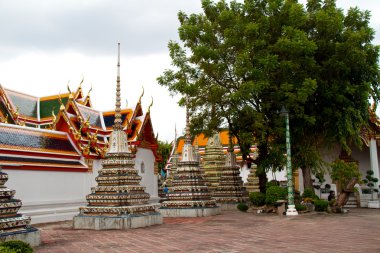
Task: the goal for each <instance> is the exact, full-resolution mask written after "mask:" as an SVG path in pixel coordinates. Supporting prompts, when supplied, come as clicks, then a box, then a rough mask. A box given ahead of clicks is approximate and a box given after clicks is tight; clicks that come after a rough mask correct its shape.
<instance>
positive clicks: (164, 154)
mask: <svg viewBox="0 0 380 253" xmlns="http://www.w3.org/2000/svg"><path fill="white" fill-rule="evenodd" d="M171 149H172V145H171V144H170V143H168V142H167V141H165V142H163V141H158V149H157V152H158V154H160V155H161V161H160V162H159V163H158V170H159V173H160V174H161V170H163V169H164V168H165V165H166V162H167V160H168V159H169V157H170V152H171Z"/></svg>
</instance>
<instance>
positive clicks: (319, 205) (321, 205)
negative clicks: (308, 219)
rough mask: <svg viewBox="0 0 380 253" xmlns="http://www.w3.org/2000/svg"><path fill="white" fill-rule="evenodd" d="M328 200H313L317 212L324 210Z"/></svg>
mask: <svg viewBox="0 0 380 253" xmlns="http://www.w3.org/2000/svg"><path fill="white" fill-rule="evenodd" d="M328 206H329V202H328V201H327V200H315V201H314V207H315V211H317V212H326V211H327V207H328Z"/></svg>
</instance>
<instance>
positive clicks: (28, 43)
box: [0, 0, 380, 141]
mask: <svg viewBox="0 0 380 253" xmlns="http://www.w3.org/2000/svg"><path fill="white" fill-rule="evenodd" d="M337 4H338V6H340V7H342V8H347V6H353V5H358V6H359V8H360V9H369V10H371V11H372V19H371V22H372V23H371V24H372V25H373V27H374V28H375V29H376V32H377V35H376V36H377V37H376V38H377V39H376V41H375V42H376V43H378V44H380V40H379V39H378V38H379V37H380V34H379V33H380V19H378V16H379V15H380V2H379V1H378V0H366V1H359V0H338V1H337ZM179 10H183V11H184V12H186V13H195V12H196V13H198V12H200V10H201V2H200V0H175V1H173V0H160V1H158V0H139V1H132V0H113V1H105V0H81V1H77V0H55V1H50V0H29V1H21V0H14V1H3V0H0V23H1V24H2V25H1V26H0V34H1V41H0V83H1V84H2V85H3V86H5V87H8V88H11V89H14V90H18V91H22V92H24V93H28V94H32V95H36V96H43V95H51V94H56V93H57V92H59V91H61V92H65V91H66V84H67V81H68V80H71V84H70V86H71V87H72V89H74V88H76V87H77V85H78V84H79V82H80V80H81V79H82V74H83V75H84V77H85V82H84V85H83V88H84V90H85V91H87V90H89V89H90V86H91V85H92V86H93V92H92V98H93V103H94V107H95V108H96V109H99V110H109V109H112V108H114V103H115V98H114V96H115V91H114V90H115V83H116V59H117V42H120V43H121V55H122V59H121V84H122V87H121V88H122V101H124V105H125V100H126V99H128V102H129V105H133V104H135V103H136V102H137V99H138V97H139V95H140V93H141V87H142V86H144V87H145V96H144V98H143V107H144V109H145V110H146V109H147V107H148V105H149V104H150V100H151V96H153V98H154V106H153V107H152V121H153V127H154V130H155V131H157V132H159V137H160V139H164V140H168V141H170V140H172V139H173V136H174V125H175V124H177V129H178V132H179V133H182V129H183V128H184V125H185V112H184V109H183V108H179V107H178V106H177V104H176V102H177V100H178V99H175V98H172V97H170V96H169V92H168V91H167V90H166V89H165V88H163V87H161V86H159V85H158V84H157V81H156V78H157V77H158V76H159V75H161V74H162V72H163V70H164V69H166V68H170V58H169V54H168V50H167V43H168V41H169V40H173V39H174V40H178V35H177V29H178V26H179V22H178V20H177V13H178V11H179Z"/></svg>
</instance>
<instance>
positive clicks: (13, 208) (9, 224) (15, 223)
mask: <svg viewBox="0 0 380 253" xmlns="http://www.w3.org/2000/svg"><path fill="white" fill-rule="evenodd" d="M7 181H8V174H7V173H4V172H2V171H1V169H0V241H10V240H21V241H24V242H26V243H29V244H30V245H31V246H38V245H40V243H41V237H40V231H39V230H37V229H36V228H33V227H31V226H30V217H27V216H24V215H22V214H18V211H19V209H20V208H21V206H22V203H21V200H19V199H14V198H13V196H14V195H15V193H16V191H15V190H11V189H9V188H7V187H6V186H5V183H6V182H7Z"/></svg>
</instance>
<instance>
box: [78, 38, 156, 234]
mask: <svg viewBox="0 0 380 253" xmlns="http://www.w3.org/2000/svg"><path fill="white" fill-rule="evenodd" d="M117 66H118V75H117V85H116V110H115V120H114V125H113V132H112V134H111V136H110V139H109V149H108V151H107V152H106V154H105V159H104V160H103V161H102V168H101V169H100V170H99V175H98V177H96V179H95V180H96V182H97V186H96V187H93V188H92V189H91V191H92V192H91V194H89V195H87V197H86V199H87V202H88V205H87V206H86V207H81V208H80V209H79V210H80V213H79V215H77V216H75V217H74V228H75V229H95V230H106V229H130V228H138V227H146V226H151V225H155V224H162V216H161V214H160V213H159V212H157V209H158V207H159V204H149V198H150V196H149V194H148V193H146V192H145V187H143V186H140V182H141V176H139V175H138V172H137V170H136V169H135V168H134V165H135V159H134V157H135V156H134V154H132V152H131V150H130V148H129V146H128V141H127V134H126V133H125V132H124V131H123V127H122V118H121V113H120V111H121V108H120V106H121V102H120V100H121V99H120V44H119V50H118V65H117Z"/></svg>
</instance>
